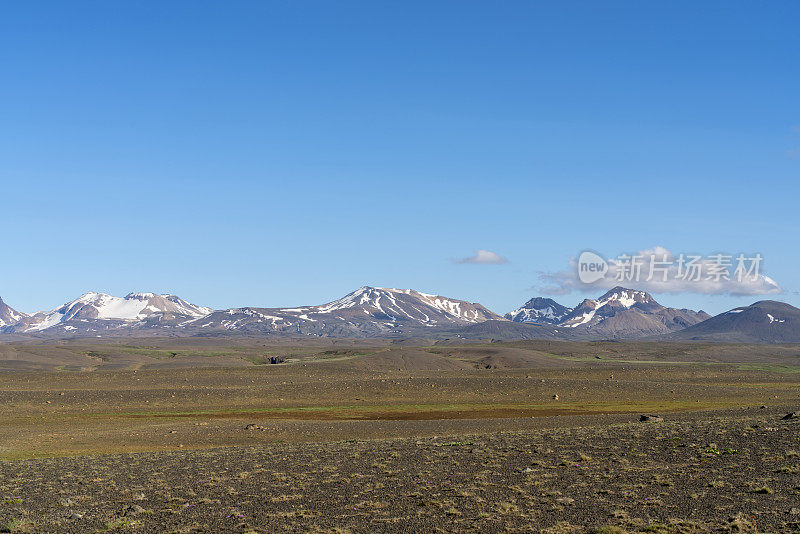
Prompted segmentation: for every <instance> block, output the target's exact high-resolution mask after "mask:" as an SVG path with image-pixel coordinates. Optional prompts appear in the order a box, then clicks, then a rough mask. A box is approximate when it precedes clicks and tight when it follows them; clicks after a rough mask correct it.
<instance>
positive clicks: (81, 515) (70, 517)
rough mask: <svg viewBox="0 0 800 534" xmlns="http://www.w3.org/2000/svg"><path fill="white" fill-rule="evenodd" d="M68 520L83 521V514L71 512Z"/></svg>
mask: <svg viewBox="0 0 800 534" xmlns="http://www.w3.org/2000/svg"><path fill="white" fill-rule="evenodd" d="M69 519H83V514H82V513H80V512H73V513H72V514H70V516H69Z"/></svg>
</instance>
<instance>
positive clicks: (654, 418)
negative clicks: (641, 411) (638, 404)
mask: <svg viewBox="0 0 800 534" xmlns="http://www.w3.org/2000/svg"><path fill="white" fill-rule="evenodd" d="M663 420H664V418H663V417H661V416H660V415H640V416H639V421H642V422H648V421H649V422H655V421H663Z"/></svg>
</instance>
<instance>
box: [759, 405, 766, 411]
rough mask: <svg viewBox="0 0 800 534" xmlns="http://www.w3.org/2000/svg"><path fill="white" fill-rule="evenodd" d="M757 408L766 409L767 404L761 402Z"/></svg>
mask: <svg viewBox="0 0 800 534" xmlns="http://www.w3.org/2000/svg"><path fill="white" fill-rule="evenodd" d="M758 409H759V410H766V409H767V405H766V404H762V405H761V406H759V407H758Z"/></svg>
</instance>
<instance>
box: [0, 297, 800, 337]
mask: <svg viewBox="0 0 800 534" xmlns="http://www.w3.org/2000/svg"><path fill="white" fill-rule="evenodd" d="M0 333H3V334H6V335H14V336H17V337H19V336H27V337H48V338H62V337H106V336H107V337H115V336H117V337H124V336H219V335H249V336H289V337H298V336H314V337H339V338H345V337H352V338H371V337H390V338H409V337H421V338H433V339H447V338H463V339H489V338H492V339H566V340H584V339H587V340H588V339H666V340H678V341H694V340H708V341H729V342H738V341H741V342H761V343H765V342H775V343H789V342H800V310H798V309H797V308H795V307H793V306H790V305H789V304H785V303H781V302H775V301H762V302H757V303H755V304H753V305H751V306H747V307H743V308H737V309H735V310H730V311H728V312H725V313H723V314H720V315H718V316H716V317H711V316H710V315H708V314H707V313H705V312H703V311H693V310H688V309H676V308H668V307H665V306H662V305H661V304H659V303H658V302H657V301H656V300H655V299H654V298H653V297H652V295H650V294H649V293H646V292H644V291H637V290H633V289H627V288H624V287H615V288H613V289H611V290H610V291H608V292H606V293H605V294H604V295H602V296H601V297H599V298H598V299H596V300H594V299H586V300H584V301H583V302H581V303H579V304H578V305H577V306H575V307H574V308H570V307H567V306H564V305H562V304H559V303H558V302H556V301H554V300H553V299H549V298H543V297H536V298H533V299H530V300H529V301H527V302H526V303H525V304H524V305H523V306H522V307H520V308H518V309H516V310H514V311H512V312H510V313H508V314H506V315H505V317H501V316H500V315H497V314H495V313H493V312H492V311H490V310H488V309H487V308H485V307H484V306H482V305H481V304H478V303H471V302H467V301H463V300H458V299H453V298H448V297H443V296H439V295H432V294H428V293H422V292H419V291H415V290H413V289H392V288H380V287H368V286H365V287H361V288H358V289H357V290H355V291H353V292H352V293H349V294H348V295H345V296H344V297H342V298H340V299H337V300H334V301H332V302H328V303H326V304H321V305H310V306H299V307H295V308H260V307H244V308H230V309H225V310H212V309H211V308H207V307H203V306H198V305H195V304H192V303H190V302H187V301H185V300H183V299H181V298H180V297H178V296H176V295H168V294H166V295H161V294H156V293H130V294H128V295H126V296H125V297H114V296H111V295H107V294H104V293H95V292H89V293H86V294H84V295H82V296H81V297H79V298H77V299H75V300H73V301H71V302H68V303H66V304H64V305H62V306H60V307H58V308H56V309H54V310H52V311H49V312H38V313H34V314H25V313H21V312H18V311H16V310H14V309H13V308H11V307H10V306H8V305H7V304H6V303H4V302H3V301H2V299H0Z"/></svg>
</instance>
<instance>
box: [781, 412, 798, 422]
mask: <svg viewBox="0 0 800 534" xmlns="http://www.w3.org/2000/svg"><path fill="white" fill-rule="evenodd" d="M789 419H800V414H798V413H797V412H789V413H787V414H786V415H784V416H783V417H781V420H782V421H788V420H789Z"/></svg>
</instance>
